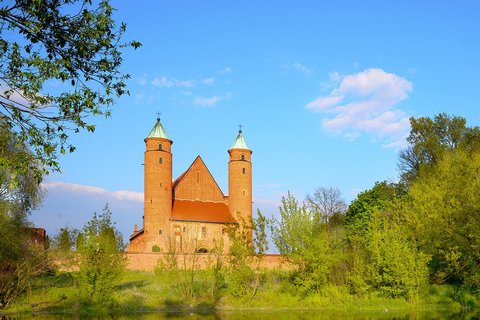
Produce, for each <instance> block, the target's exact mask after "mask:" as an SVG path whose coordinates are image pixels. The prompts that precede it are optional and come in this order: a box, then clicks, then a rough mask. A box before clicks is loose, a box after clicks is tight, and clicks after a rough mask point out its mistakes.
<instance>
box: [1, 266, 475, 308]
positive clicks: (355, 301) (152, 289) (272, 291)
mask: <svg viewBox="0 0 480 320" xmlns="http://www.w3.org/2000/svg"><path fill="white" fill-rule="evenodd" d="M196 272H197V275H196V277H195V281H194V293H195V294H194V298H193V299H185V298H184V297H183V296H182V294H181V288H179V287H178V282H176V280H174V279H173V278H172V277H171V274H170V275H169V274H168V273H159V274H157V275H156V274H155V273H154V272H146V271H126V272H125V273H124V275H123V279H122V281H121V283H120V285H119V286H118V287H117V289H116V291H115V293H114V294H113V296H112V298H111V300H109V301H107V302H103V303H101V304H99V303H96V304H95V303H92V302H90V301H87V300H85V298H82V296H83V295H81V294H80V290H79V288H78V285H77V284H76V283H75V280H74V278H73V277H72V274H71V273H68V272H57V273H56V274H54V275H48V276H42V277H37V278H35V279H34V281H33V283H32V287H31V290H30V291H29V292H27V293H26V294H24V295H23V296H22V297H21V298H20V299H19V300H18V301H17V302H16V303H14V304H12V305H10V306H9V307H8V308H7V309H4V310H2V311H3V312H7V313H30V312H38V311H51V312H74V313H79V314H86V313H88V314H92V313H93V314H128V313H131V312H147V311H168V312H179V311H189V312H204V313H209V312H214V311H218V310H224V311H226V310H250V311H251V310H318V309H322V310H332V311H335V310H337V311H340V310H348V311H350V312H356V311H362V312H365V311H369V310H370V311H385V310H388V311H394V310H451V311H456V312H463V311H466V310H472V309H479V308H478V307H479V306H480V299H479V296H478V295H477V294H475V293H473V292H470V290H469V289H467V288H464V287H455V286H451V285H431V286H429V287H428V288H427V289H426V290H425V291H423V292H422V293H421V294H420V298H419V299H418V300H417V301H415V302H412V301H408V300H406V299H404V298H396V299H393V298H389V297H385V296H384V295H382V294H381V293H380V292H371V293H369V294H368V295H362V296H361V297H360V296H356V295H354V294H352V293H351V292H350V291H349V288H348V287H347V286H335V285H329V286H325V287H323V288H322V289H321V290H320V292H319V293H317V292H307V293H306V292H303V291H301V290H298V287H296V286H295V285H293V284H292V282H291V277H292V275H291V271H284V270H264V271H262V272H261V274H260V286H259V288H258V292H257V295H256V296H255V298H249V297H248V296H247V297H234V296H233V295H232V294H231V293H230V291H229V286H228V283H229V278H228V276H227V277H226V278H225V282H224V284H223V285H222V286H221V287H219V288H218V292H217V296H216V297H213V296H212V292H211V281H212V280H211V275H209V274H208V272H209V271H208V270H198V271H196Z"/></svg>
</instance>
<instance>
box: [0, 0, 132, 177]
mask: <svg viewBox="0 0 480 320" xmlns="http://www.w3.org/2000/svg"><path fill="white" fill-rule="evenodd" d="M113 12H114V9H113V8H112V7H111V6H110V3H109V1H108V0H104V1H100V2H99V3H98V4H96V5H93V4H92V1H89V0H43V1H34V0H16V1H9V2H6V3H2V6H1V7H0V23H1V29H2V30H3V32H2V35H1V38H0V86H2V87H3V89H2V90H1V92H0V105H1V107H2V108H3V111H2V112H0V119H1V121H2V123H3V124H5V125H7V126H8V129H9V130H11V131H12V132H13V134H14V136H15V137H16V139H18V140H19V141H20V142H21V143H22V144H23V145H29V146H31V147H32V149H33V150H34V154H35V159H36V161H39V162H40V163H41V164H42V166H40V167H35V168H34V169H35V170H34V174H35V176H36V178H37V180H41V178H42V177H43V175H44V174H46V173H47V172H48V171H47V168H50V169H52V170H58V169H59V166H58V162H57V161H56V158H57V155H58V152H60V153H65V150H69V151H70V152H72V151H73V150H74V149H75V147H74V146H72V145H71V144H69V143H68V134H67V133H68V131H70V130H73V131H74V132H78V131H79V130H80V129H86V130H87V131H94V129H95V127H94V125H91V124H88V123H87V122H86V121H85V117H86V116H88V115H105V116H109V115H110V108H111V106H112V105H113V104H114V98H113V97H114V96H117V97H119V96H122V95H124V94H127V93H128V91H127V90H126V84H125V80H126V79H128V78H129V76H128V75H124V74H121V73H120V67H121V64H122V56H121V52H120V50H121V49H122V48H123V47H133V48H138V47H139V46H140V44H139V43H138V42H135V41H132V42H128V43H124V44H122V42H121V38H122V36H123V34H124V33H125V30H126V26H125V24H123V23H122V24H121V25H120V27H119V28H117V27H116V24H115V22H114V21H113V19H112V14H113ZM57 81H59V82H60V81H61V82H63V83H65V85H67V86H69V88H68V89H66V90H65V91H63V92H56V91H55V90H53V89H52V87H51V86H48V85H47V84H52V83H54V82H57ZM2 162H3V165H7V166H8V167H10V168H12V169H15V170H16V172H20V171H21V170H23V169H24V167H22V166H18V164H16V162H15V159H2Z"/></svg>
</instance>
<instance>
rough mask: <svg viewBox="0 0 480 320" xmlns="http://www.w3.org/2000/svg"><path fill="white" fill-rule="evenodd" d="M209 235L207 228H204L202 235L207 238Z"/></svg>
mask: <svg viewBox="0 0 480 320" xmlns="http://www.w3.org/2000/svg"><path fill="white" fill-rule="evenodd" d="M206 236H207V228H205V227H203V228H202V237H203V238H205V237H206Z"/></svg>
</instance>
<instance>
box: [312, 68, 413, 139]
mask: <svg viewBox="0 0 480 320" xmlns="http://www.w3.org/2000/svg"><path fill="white" fill-rule="evenodd" d="M322 86H323V87H324V88H327V87H333V88H334V89H333V90H331V92H330V94H329V95H327V96H321V97H319V98H317V99H316V100H315V101H312V102H310V103H308V104H307V105H306V107H307V108H308V109H310V110H312V111H313V112H320V113H323V114H329V115H332V116H330V117H325V118H323V119H322V127H323V129H324V130H326V131H328V132H330V133H332V134H343V135H344V137H345V138H347V139H350V140H353V139H355V138H357V137H360V136H361V133H362V132H366V133H368V134H370V135H372V136H374V137H381V138H387V139H389V140H390V142H389V143H388V144H386V145H385V146H392V147H393V146H398V145H400V144H401V139H404V137H405V132H407V131H408V129H409V126H410V123H409V119H408V116H407V115H406V114H405V113H404V112H403V111H401V110H399V109H396V108H395V107H396V105H397V104H398V103H399V102H400V101H402V100H405V99H407V98H408V95H409V93H410V92H411V91H412V90H413V85H412V83H411V82H409V81H407V80H406V79H405V78H402V77H400V76H397V75H395V74H393V73H387V72H385V71H384V70H382V69H367V70H365V71H363V72H359V73H356V74H353V75H347V76H340V74H338V73H331V74H330V81H329V82H328V83H327V84H325V83H324V84H322ZM403 141H404V140H403Z"/></svg>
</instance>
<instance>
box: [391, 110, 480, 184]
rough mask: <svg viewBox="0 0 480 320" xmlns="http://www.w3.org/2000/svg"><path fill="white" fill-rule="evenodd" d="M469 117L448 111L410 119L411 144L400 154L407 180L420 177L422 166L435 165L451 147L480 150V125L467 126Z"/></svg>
mask: <svg viewBox="0 0 480 320" xmlns="http://www.w3.org/2000/svg"><path fill="white" fill-rule="evenodd" d="M466 123H467V121H466V119H465V118H462V117H456V116H449V115H447V114H445V113H440V114H438V115H436V116H435V117H434V118H433V119H431V118H429V117H419V118H414V117H411V118H410V125H411V127H412V129H411V130H410V135H409V136H408V137H407V141H408V143H409V144H410V145H409V146H408V147H407V148H405V149H403V150H402V151H400V153H399V164H398V169H399V171H400V173H401V175H402V180H403V181H404V182H412V181H413V180H415V178H417V177H418V175H419V172H420V169H421V167H423V166H426V165H428V166H430V167H432V166H434V165H435V164H436V163H437V162H438V161H439V160H440V159H441V157H442V155H443V154H444V153H445V152H446V151H447V150H452V149H465V150H469V151H472V150H478V149H479V147H480V128H479V127H473V128H470V127H467V126H466Z"/></svg>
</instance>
